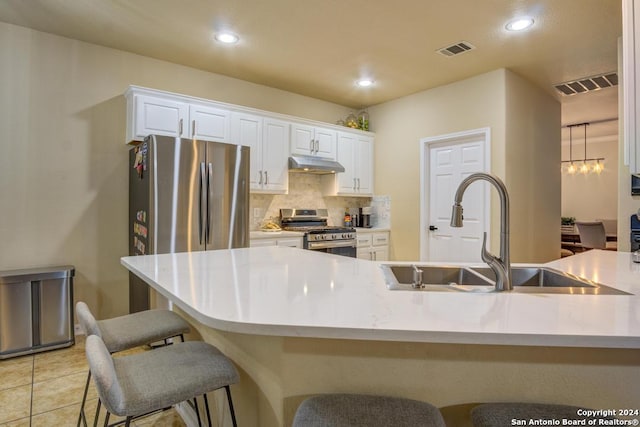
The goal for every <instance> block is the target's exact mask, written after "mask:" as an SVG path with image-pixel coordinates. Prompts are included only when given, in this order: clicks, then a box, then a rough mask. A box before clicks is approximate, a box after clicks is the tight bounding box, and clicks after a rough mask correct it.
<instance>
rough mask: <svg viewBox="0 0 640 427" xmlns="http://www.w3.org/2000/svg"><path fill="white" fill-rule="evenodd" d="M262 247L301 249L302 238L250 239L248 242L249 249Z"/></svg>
mask: <svg viewBox="0 0 640 427" xmlns="http://www.w3.org/2000/svg"><path fill="white" fill-rule="evenodd" d="M263 246H288V247H290V248H302V237H282V238H273V239H252V240H251V241H250V242H249V247H251V248H259V247H263Z"/></svg>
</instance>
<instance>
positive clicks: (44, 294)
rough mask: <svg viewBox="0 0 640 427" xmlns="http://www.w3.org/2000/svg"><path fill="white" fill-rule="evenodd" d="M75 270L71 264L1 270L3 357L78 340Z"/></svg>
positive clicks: (0, 338) (0, 337)
mask: <svg viewBox="0 0 640 427" xmlns="http://www.w3.org/2000/svg"><path fill="white" fill-rule="evenodd" d="M74 274H75V268H74V267H73V266H70V265H65V266H56V267H43V268H32V269H24V270H11V271H0V359H6V358H9V357H15V356H21V355H23V354H29V353H36V352H39V351H45V350H52V349H54V348H62V347H69V346H71V345H73V344H74V343H75V336H74V333H73V276H74Z"/></svg>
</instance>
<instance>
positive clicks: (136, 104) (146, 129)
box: [127, 94, 189, 142]
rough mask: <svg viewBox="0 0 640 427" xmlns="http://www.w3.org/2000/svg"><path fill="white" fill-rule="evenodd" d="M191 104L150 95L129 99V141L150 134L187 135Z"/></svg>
mask: <svg viewBox="0 0 640 427" xmlns="http://www.w3.org/2000/svg"><path fill="white" fill-rule="evenodd" d="M188 117H189V104H187V103H185V102H179V101H175V100H172V99H166V98H161V97H154V96H148V95H142V94H140V95H133V96H132V97H131V98H130V99H128V100H127V121H128V123H127V142H128V141H133V140H138V141H142V140H143V139H144V138H146V137H147V136H148V135H152V134H153V135H166V136H175V137H180V136H185V132H187V129H186V126H187V122H188Z"/></svg>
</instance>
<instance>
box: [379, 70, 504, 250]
mask: <svg viewBox="0 0 640 427" xmlns="http://www.w3.org/2000/svg"><path fill="white" fill-rule="evenodd" d="M504 75H505V71H504V70H497V71H493V72H491V73H487V74H483V75H480V76H476V77H473V78H470V79H467V80H463V81H461V82H457V83H453V84H450V85H446V86H441V87H438V88H435V89H431V90H428V91H424V92H420V93H416V94H413V95H410V96H406V97H403V98H400V99H396V100H393V101H390V102H386V103H384V104H380V105H377V106H374V107H372V108H370V109H369V115H370V119H371V120H370V121H371V126H372V128H373V131H374V132H376V145H375V170H376V174H375V188H376V193H377V194H385V195H389V196H391V230H392V233H391V248H390V250H391V254H390V256H391V259H395V260H415V259H418V258H419V256H420V236H419V234H418V230H419V228H420V206H419V201H420V146H419V140H420V138H425V137H430V136H437V135H444V134H449V133H454V132H460V131H465V130H469V129H478V128H482V127H490V128H491V138H492V146H491V165H492V170H493V172H494V173H496V174H497V175H499V176H504V174H503V173H504V167H503V166H501V165H504V161H502V160H501V159H502V158H504V150H503V146H504V119H505V117H504ZM496 221H497V220H496ZM495 224H496V225H495V226H493V228H494V229H498V225H497V224H498V223H497V222H496V223H495ZM495 236H496V237H494V238H493V239H494V241H497V240H496V239H497V234H495Z"/></svg>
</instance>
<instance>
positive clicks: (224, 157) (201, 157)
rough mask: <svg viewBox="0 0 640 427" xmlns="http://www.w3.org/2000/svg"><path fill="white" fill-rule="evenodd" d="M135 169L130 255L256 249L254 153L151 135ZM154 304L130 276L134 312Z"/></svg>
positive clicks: (132, 160) (138, 151) (132, 155)
mask: <svg viewBox="0 0 640 427" xmlns="http://www.w3.org/2000/svg"><path fill="white" fill-rule="evenodd" d="M129 171H130V172H129V255H147V254H163V253H172V252H188V251H203V250H211V249H230V248H240V247H248V246H249V147H246V146H241V145H232V144H223V143H219V142H209V141H198V140H191V139H181V138H173V137H168V136H157V135H150V136H148V137H147V138H146V139H145V140H144V142H143V143H141V144H139V145H138V146H136V147H133V148H132V149H131V150H130V152H129ZM152 305H153V304H152V303H151V302H150V292H149V287H148V285H147V284H146V283H144V282H143V281H142V280H141V279H139V278H138V277H137V276H135V275H134V274H132V273H130V274H129V311H130V312H132V313H133V312H136V311H141V310H146V309H148V308H150V306H152ZM151 308H153V307H151Z"/></svg>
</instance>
